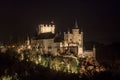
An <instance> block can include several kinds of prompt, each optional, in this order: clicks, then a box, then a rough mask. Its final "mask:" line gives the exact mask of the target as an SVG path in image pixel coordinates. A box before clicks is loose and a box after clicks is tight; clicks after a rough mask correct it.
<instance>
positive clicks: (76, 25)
mask: <svg viewBox="0 0 120 80" xmlns="http://www.w3.org/2000/svg"><path fill="white" fill-rule="evenodd" d="M76 28H78V23H77V19H76V20H75V29H76Z"/></svg>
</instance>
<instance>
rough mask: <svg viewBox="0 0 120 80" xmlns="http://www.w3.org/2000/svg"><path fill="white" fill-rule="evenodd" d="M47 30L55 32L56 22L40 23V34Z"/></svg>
mask: <svg viewBox="0 0 120 80" xmlns="http://www.w3.org/2000/svg"><path fill="white" fill-rule="evenodd" d="M47 32H51V33H53V34H54V33H55V25H54V24H49V25H47V24H40V25H39V27H38V34H41V33H47Z"/></svg>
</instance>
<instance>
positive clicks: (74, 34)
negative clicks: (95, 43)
mask: <svg viewBox="0 0 120 80" xmlns="http://www.w3.org/2000/svg"><path fill="white" fill-rule="evenodd" d="M61 37H62V36H61V35H60V34H57V33H55V25H54V24H48V25H47V24H40V25H39V26H38V35H37V36H36V37H35V38H34V39H32V40H31V45H32V49H35V50H37V51H40V52H41V54H48V53H50V54H53V55H61V54H65V55H75V56H79V57H85V56H90V57H95V48H93V51H83V32H82V31H80V29H79V28H78V25H77V22H75V26H74V28H73V29H72V31H71V32H70V31H68V32H64V34H63V39H62V38H61Z"/></svg>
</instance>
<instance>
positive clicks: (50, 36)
mask: <svg viewBox="0 0 120 80" xmlns="http://www.w3.org/2000/svg"><path fill="white" fill-rule="evenodd" d="M54 37H55V34H53V33H51V32H49V33H41V34H39V35H36V36H35V38H34V39H36V40H38V39H53V38H54Z"/></svg>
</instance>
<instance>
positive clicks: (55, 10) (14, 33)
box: [0, 0, 120, 43]
mask: <svg viewBox="0 0 120 80" xmlns="http://www.w3.org/2000/svg"><path fill="white" fill-rule="evenodd" d="M75 19H77V21H78V25H79V28H80V29H81V28H82V29H83V32H84V40H85V41H98V42H102V43H112V42H116V41H119V42H120V36H119V34H120V31H119V30H120V28H119V27H120V22H119V19H120V6H119V2H118V1H117V0H103V1H102V0H79V1H76V0H73V1H67V0H66V1H65V0H63V1H61V0H59V1H58V0H56V1H52V0H49V1H45V0H43V1H42V0H39V1H36V0H0V41H8V40H10V39H13V38H22V37H26V35H33V34H35V32H36V28H37V26H38V24H40V23H42V22H49V21H51V20H54V22H55V24H56V29H57V31H65V30H66V29H70V28H72V27H74V21H75Z"/></svg>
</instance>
